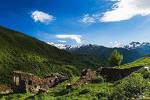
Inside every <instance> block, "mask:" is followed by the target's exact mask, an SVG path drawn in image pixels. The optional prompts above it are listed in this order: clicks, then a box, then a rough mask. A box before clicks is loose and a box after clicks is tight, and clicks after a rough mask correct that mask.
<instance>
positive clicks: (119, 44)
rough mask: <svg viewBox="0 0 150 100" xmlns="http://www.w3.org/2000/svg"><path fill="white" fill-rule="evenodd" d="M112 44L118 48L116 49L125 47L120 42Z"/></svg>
mask: <svg viewBox="0 0 150 100" xmlns="http://www.w3.org/2000/svg"><path fill="white" fill-rule="evenodd" d="M110 44H111V46H112V47H116V48H120V47H124V44H123V43H122V42H118V41H115V42H110Z"/></svg>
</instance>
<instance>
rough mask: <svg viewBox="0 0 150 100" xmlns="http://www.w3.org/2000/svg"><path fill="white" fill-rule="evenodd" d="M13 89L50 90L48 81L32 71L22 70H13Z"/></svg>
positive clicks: (29, 90)
mask: <svg viewBox="0 0 150 100" xmlns="http://www.w3.org/2000/svg"><path fill="white" fill-rule="evenodd" d="M12 89H13V91H14V92H32V93H37V92H39V91H48V85H47V83H46V81H45V80H44V79H42V78H39V77H38V76H35V75H33V74H31V73H25V72H21V71H14V72H13V84H12Z"/></svg>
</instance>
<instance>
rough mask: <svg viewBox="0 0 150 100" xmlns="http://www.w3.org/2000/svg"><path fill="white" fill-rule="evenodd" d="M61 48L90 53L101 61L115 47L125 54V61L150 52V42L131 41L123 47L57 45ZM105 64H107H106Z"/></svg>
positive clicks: (105, 58)
mask: <svg viewBox="0 0 150 100" xmlns="http://www.w3.org/2000/svg"><path fill="white" fill-rule="evenodd" d="M52 45H53V46H56V47H58V48H61V49H65V50H66V51H68V52H71V53H73V54H80V55H89V56H93V57H95V58H98V59H99V60H100V61H101V62H107V61H108V57H109V56H110V54H111V52H112V51H113V50H114V49H117V50H118V51H120V52H121V53H122V54H123V55H124V60H123V63H129V62H132V61H134V60H136V59H138V58H140V57H143V56H145V55H148V54H150V43H149V42H143V43H140V42H131V43H129V44H128V45H125V46H123V47H113V48H112V47H104V46H99V45H92V44H89V45H81V46H69V45H61V46H60V45H58V44H57V45H56V44H52ZM104 65H105V64H104Z"/></svg>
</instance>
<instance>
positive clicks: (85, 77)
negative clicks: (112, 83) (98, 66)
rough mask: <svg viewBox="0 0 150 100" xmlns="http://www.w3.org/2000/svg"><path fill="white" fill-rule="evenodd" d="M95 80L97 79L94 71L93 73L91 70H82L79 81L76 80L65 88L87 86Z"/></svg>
mask: <svg viewBox="0 0 150 100" xmlns="http://www.w3.org/2000/svg"><path fill="white" fill-rule="evenodd" d="M96 78H97V72H96V71H93V70H91V69H83V70H82V72H81V76H80V79H79V80H77V81H76V82H75V83H73V84H68V85H67V88H76V87H79V86H81V85H83V84H87V83H90V82H92V81H94V80H95V79H96Z"/></svg>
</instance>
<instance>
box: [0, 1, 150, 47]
mask: <svg viewBox="0 0 150 100" xmlns="http://www.w3.org/2000/svg"><path fill="white" fill-rule="evenodd" d="M149 5H150V1H149V0H139V1H137V0H36V1H35V0H1V1H0V25H2V26H6V27H8V28H11V29H14V30H17V31H20V32H24V33H25V34H27V35H30V36H33V37H36V38H38V39H40V40H42V41H45V42H54V43H62V44H71V45H81V44H89V43H90V44H98V45H105V46H114V45H115V46H121V45H122V44H128V43H129V42H132V41H139V42H145V41H148V42H149V41H150V27H149V26H150V6H149Z"/></svg>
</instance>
